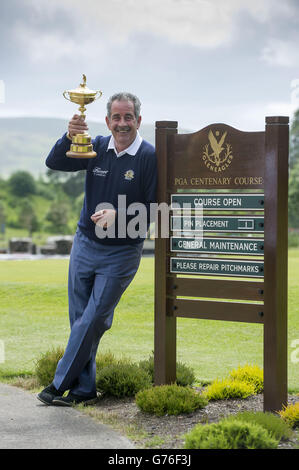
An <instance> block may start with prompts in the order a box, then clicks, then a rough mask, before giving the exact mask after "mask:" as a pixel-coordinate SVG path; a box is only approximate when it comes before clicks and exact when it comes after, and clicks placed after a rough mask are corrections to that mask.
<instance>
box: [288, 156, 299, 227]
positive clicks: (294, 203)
mask: <svg viewBox="0 0 299 470" xmlns="http://www.w3.org/2000/svg"><path fill="white" fill-rule="evenodd" d="M289 227H292V228H299V160H298V161H297V162H296V163H295V165H294V167H293V168H292V170H291V172H290V179H289Z"/></svg>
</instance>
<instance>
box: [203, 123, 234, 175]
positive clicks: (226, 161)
mask: <svg viewBox="0 0 299 470" xmlns="http://www.w3.org/2000/svg"><path fill="white" fill-rule="evenodd" d="M226 135H227V132H224V133H223V134H222V136H221V137H220V138H219V136H220V132H219V131H215V135H214V134H213V131H212V130H211V129H210V131H209V134H208V138H209V144H206V145H204V147H203V155H202V159H203V161H204V164H205V165H206V167H207V168H209V170H211V171H213V172H214V173H218V172H221V171H224V170H226V169H227V168H228V167H229V165H230V164H231V161H232V159H233V154H232V146H231V144H228V143H224V141H225V138H226Z"/></svg>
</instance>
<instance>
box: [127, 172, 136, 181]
mask: <svg viewBox="0 0 299 470" xmlns="http://www.w3.org/2000/svg"><path fill="white" fill-rule="evenodd" d="M133 178H134V171H133V170H127V171H126V172H125V180H128V181H131V180H132V179H133Z"/></svg>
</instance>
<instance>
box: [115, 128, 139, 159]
mask: <svg viewBox="0 0 299 470" xmlns="http://www.w3.org/2000/svg"><path fill="white" fill-rule="evenodd" d="M141 142H142V137H141V135H140V134H139V132H138V130H137V134H136V137H135V140H134V141H133V142H132V143H131V145H130V146H129V147H128V148H126V149H125V150H122V151H121V152H119V153H118V152H117V150H116V148H115V143H114V137H113V135H112V136H111V137H110V140H109V144H108V147H107V152H108V150H114V152H115V154H116V156H117V157H122V155H124V154H125V153H128V154H129V155H133V156H134V155H136V153H137V150H138V149H139V147H140V145H141Z"/></svg>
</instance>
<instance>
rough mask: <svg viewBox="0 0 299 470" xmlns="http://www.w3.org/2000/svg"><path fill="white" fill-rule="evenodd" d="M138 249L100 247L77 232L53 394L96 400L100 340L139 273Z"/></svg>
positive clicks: (138, 245)
mask: <svg viewBox="0 0 299 470" xmlns="http://www.w3.org/2000/svg"><path fill="white" fill-rule="evenodd" d="M142 247H143V243H138V244H134V245H128V244H126V245H104V244H101V243H98V242H96V241H93V240H90V239H89V238H87V237H86V236H85V235H84V234H83V233H82V232H81V231H80V230H79V229H78V230H77V232H76V234H75V237H74V243H73V246H72V251H71V256H70V264H69V285H68V294H69V318H70V326H71V333H70V337H69V341H68V344H67V347H66V349H65V353H64V356H63V357H62V359H61V360H60V361H59V362H58V365H57V369H56V373H55V377H54V381H53V384H54V386H55V388H56V389H57V390H59V391H62V392H64V391H65V390H71V392H72V393H73V394H75V395H80V396H84V397H93V396H95V395H96V362H95V357H96V353H97V348H98V345H99V341H100V339H101V337H102V335H103V334H104V332H105V331H106V330H108V329H109V328H110V327H111V325H112V320H113V314H114V309H115V307H116V305H117V304H118V302H119V300H120V297H121V295H122V294H123V292H124V291H125V289H126V288H127V287H128V285H129V284H130V282H131V281H132V279H133V277H134V275H135V273H136V271H137V269H138V266H139V263H140V258H141V254H142Z"/></svg>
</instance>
